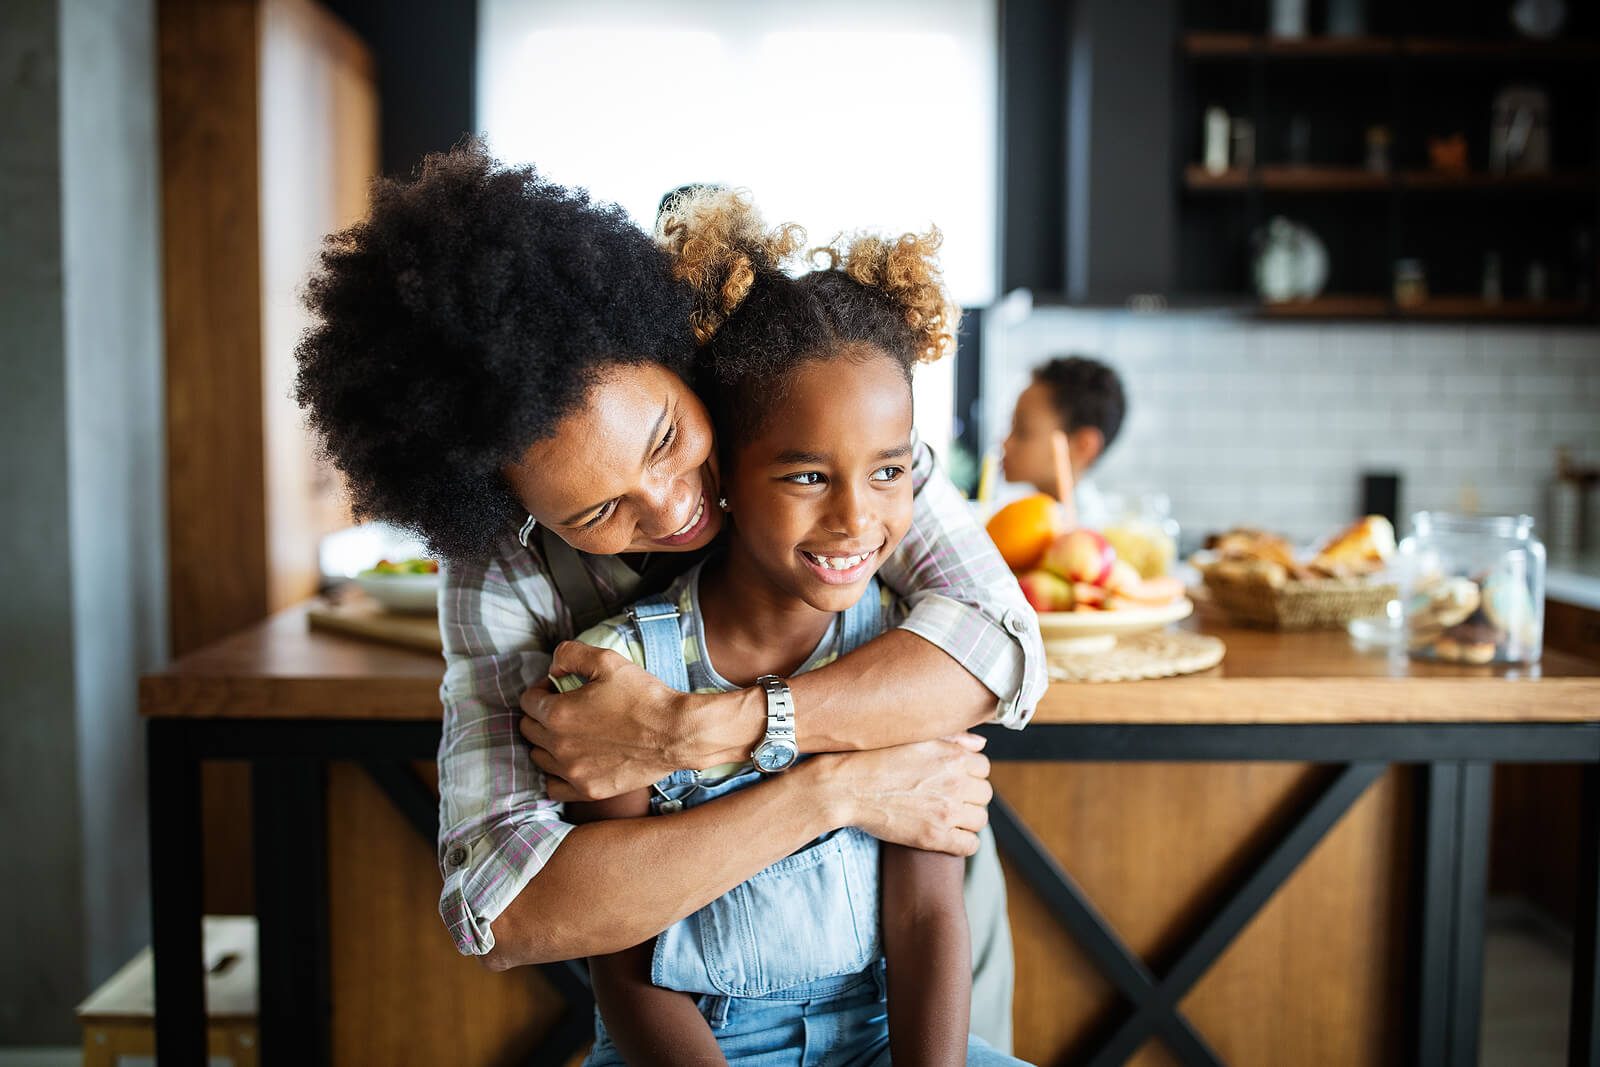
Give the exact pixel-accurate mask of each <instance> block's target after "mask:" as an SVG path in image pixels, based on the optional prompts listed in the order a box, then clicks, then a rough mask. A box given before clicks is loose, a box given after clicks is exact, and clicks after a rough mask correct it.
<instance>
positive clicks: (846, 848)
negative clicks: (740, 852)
mask: <svg viewBox="0 0 1600 1067" xmlns="http://www.w3.org/2000/svg"><path fill="white" fill-rule="evenodd" d="M662 240H663V243H664V244H666V245H667V247H668V248H669V249H670V250H671V251H672V252H673V253H674V255H675V257H676V272H677V273H678V275H679V276H680V277H682V278H683V279H685V280H687V281H688V282H689V283H690V284H691V285H692V286H693V288H694V289H695V291H696V292H697V293H698V294H699V302H698V306H697V307H696V309H695V312H694V316H693V321H694V324H695V330H696V335H697V338H698V339H699V340H700V342H701V343H702V344H703V345H704V346H705V350H704V353H703V355H704V357H705V358H704V361H703V365H704V367H705V368H706V371H705V374H704V376H703V378H704V380H702V381H701V382H700V383H699V384H700V386H701V389H702V391H703V392H704V393H705V394H706V395H707V397H708V400H709V403H710V406H711V409H712V412H713V415H714V417H715V418H716V421H717V424H718V425H719V426H720V427H722V428H723V433H722V440H721V449H720V454H721V481H720V484H721V485H722V487H723V489H724V494H723V496H722V498H721V500H720V501H719V502H718V503H719V506H720V507H721V508H722V509H723V510H725V511H726V512H727V516H728V519H729V521H728V524H727V526H728V535H727V538H726V543H725V547H724V550H723V551H722V552H720V553H718V554H716V555H713V556H712V557H710V558H708V559H707V560H705V561H704V562H702V563H700V564H698V565H696V566H695V567H694V568H692V569H691V570H690V571H689V572H688V573H686V574H684V575H683V576H682V577H681V578H679V579H678V580H677V581H676V582H674V583H673V584H672V585H671V586H670V587H669V588H668V589H667V590H666V591H665V593H663V594H662V595H661V596H659V597H652V598H647V599H646V600H644V601H641V602H640V603H638V604H636V605H635V606H634V607H633V608H632V609H630V611H629V612H628V613H627V614H626V615H622V616H617V617H615V618H613V619H610V620H608V621H607V622H605V623H602V624H600V625H599V626H597V627H594V628H593V629H591V630H589V631H587V632H586V633H585V634H583V635H582V636H581V637H580V640H581V641H583V642H584V643H586V644H591V645H596V646H599V647H602V648H609V649H612V650H614V651H616V652H619V653H621V654H622V655H623V656H626V657H627V658H629V659H631V660H632V661H634V662H635V663H638V664H641V665H643V666H644V667H646V668H647V669H648V670H650V671H651V672H652V673H654V674H656V675H657V676H658V677H661V678H662V679H663V680H665V681H667V682H668V683H669V684H673V685H675V686H676V687H678V688H681V689H685V690H688V691H692V692H719V691H726V690H731V689H735V688H739V687H744V686H750V685H753V684H757V683H764V684H766V685H767V686H768V690H769V692H770V693H772V694H773V700H774V701H775V707H776V708H777V709H778V710H777V712H776V713H781V709H782V707H783V704H782V700H783V697H784V696H785V695H786V691H785V686H784V683H783V682H782V679H784V678H788V677H790V676H792V675H795V674H799V673H803V672H805V671H808V670H812V669H814V668H818V667H821V666H824V665H825V664H827V663H829V662H831V661H833V660H834V659H836V658H838V657H839V656H841V655H843V654H844V653H847V652H849V651H850V650H851V649H853V648H854V647H856V646H857V645H859V644H860V643H862V642H863V641H865V640H867V639H870V638H871V637H873V636H875V635H876V634H878V633H880V632H882V631H884V630H886V629H889V628H891V627H893V626H895V625H896V624H897V623H898V622H899V621H900V619H901V617H902V615H903V612H902V610H901V608H900V606H899V604H898V603H897V602H896V601H895V599H894V598H893V597H892V596H891V595H890V594H889V593H888V592H887V590H885V589H883V588H882V587H880V586H879V585H878V583H877V582H876V580H875V578H874V575H875V574H876V572H877V570H878V568H879V567H880V566H882V564H883V563H884V561H885V560H886V559H888V558H889V556H890V555H891V554H893V553H894V552H895V550H896V548H897V547H898V546H899V544H900V542H901V539H902V538H903V537H904V536H905V534H906V531H907V529H908V527H909V526H910V524H911V512H912V493H911V479H910V476H909V471H908V467H909V463H910V458H911V450H912V444H911V434H912V407H911V371H912V368H913V366H914V365H915V364H916V363H918V362H919V361H921V362H926V361H931V360H933V359H937V358H938V357H939V356H941V355H943V354H944V352H945V351H946V350H947V349H948V348H949V347H950V345H951V339H952V334H953V330H954V327H955V321H956V317H957V315H958V311H957V309H956V308H955V307H954V306H953V305H951V304H950V303H949V301H948V299H947V298H946V296H945V294H944V292H943V290H942V288H941V287H940V285H939V281H938V273H937V268H936V267H935V266H934V263H933V260H932V254H933V252H934V251H935V250H936V249H937V247H938V237H937V234H929V235H928V236H926V237H921V238H918V237H915V236H913V235H909V234H908V235H906V236H904V237H902V238H900V240H899V241H897V242H893V243H890V242H886V241H882V240H879V239H875V238H858V239H856V240H855V241H853V242H852V243H851V244H850V245H849V247H848V249H847V250H844V251H840V250H835V249H826V250H823V251H824V252H825V254H826V255H827V256H828V257H829V258H830V261H831V262H830V265H829V266H827V267H825V268H823V269H819V270H814V271H812V272H811V273H808V274H806V275H804V276H802V277H799V278H790V277H789V276H787V275H786V274H785V273H784V271H783V266H784V263H785V260H786V259H787V258H788V257H789V256H790V254H791V253H793V252H794V251H795V249H796V248H797V247H798V245H799V243H800V241H801V240H803V234H802V233H801V232H800V231H799V230H798V229H797V228H794V227H784V228H781V229H779V230H776V231H773V232H770V233H768V232H765V231H764V230H763V227H762V225H761V222H760V219H759V217H758V216H757V215H756V214H755V212H754V210H753V209H752V208H751V206H750V205H749V204H748V202H747V201H745V200H743V199H742V198H741V197H740V196H739V195H738V194H735V193H730V192H726V191H710V192H701V193H695V194H691V195H690V197H689V198H688V199H686V200H685V201H682V202H680V203H679V204H677V205H676V206H675V207H674V209H673V210H672V212H671V213H670V215H669V217H668V218H667V219H666V220H665V222H664V225H663V234H662ZM557 684H558V685H559V686H560V687H561V688H563V689H570V688H575V687H576V686H577V685H578V684H579V680H578V679H577V678H575V677H573V676H568V677H566V678H563V679H558V680H557ZM774 753H775V754H774ZM755 758H756V761H757V763H759V764H760V766H756V765H754V764H752V763H736V764H726V765H723V766H718V767H711V768H706V769H701V770H689V771H683V772H679V773H677V774H674V775H672V776H671V777H669V778H667V779H664V780H662V781H661V782H658V783H656V784H655V785H654V786H652V787H651V788H650V789H648V790H640V791H639V792H636V793H632V794H627V795H624V796H622V797H618V798H616V799H614V800H610V801H603V802H599V803H591V804H574V805H569V808H568V812H569V818H572V819H574V821H582V820H588V819H608V818H625V817H638V816H645V815H648V814H653V815H656V816H659V817H665V818H671V817H673V815H674V814H675V813H676V812H678V811H681V810H683V809H684V808H687V807H693V806H694V805H696V804H699V803H703V802H706V801H709V800H711V799H714V798H715V797H718V796H722V795H724V794H726V793H729V792H732V791H735V790H738V789H741V788H743V787H745V786H747V785H749V784H751V783H753V782H755V781H757V780H758V779H759V778H760V777H761V776H762V774H763V773H770V772H775V771H777V770H781V769H783V768H785V767H787V766H788V764H789V762H790V760H791V759H792V756H791V755H790V754H789V753H785V752H783V750H782V745H781V743H780V744H778V745H776V746H774V747H773V748H770V749H764V748H758V749H757V752H756V757H755ZM880 853H881V872H880ZM880 873H881V876H880ZM961 878H962V864H961V861H960V860H959V859H958V858H955V857H951V856H946V855H940V854H935V853H929V852H920V851H917V850H914V849H907V848H903V847H899V846H890V845H884V846H882V847H881V848H880V846H879V845H878V843H877V842H876V841H874V840H873V839H872V838H870V837H868V836H867V835H866V834H863V833H862V832H860V831H859V830H855V829H848V828H847V829H845V830H841V831H836V832H834V833H830V834H825V835H824V836H823V837H821V838H818V839H817V840H816V841H814V842H812V844H811V845H809V846H808V847H806V848H805V849H803V850H802V851H800V852H798V853H795V854H794V855H792V856H790V857H788V858H787V859H784V860H781V861H779V862H778V863H776V864H774V865H773V866H771V867H769V868H767V869H766V870H765V871H762V872H761V873H760V874H758V875H757V876H756V877H754V878H752V879H750V880H749V881H747V882H745V883H743V884H741V885H738V886H734V887H730V891H729V892H727V893H726V894H725V895H724V896H722V897H720V898H718V899H717V900H714V901H713V902H712V903H711V904H709V905H707V906H706V907H704V908H702V909H700V910H699V911H698V912H696V913H694V914H692V915H690V916H689V917H688V918H686V919H683V920H681V921H680V922H678V923H676V924H674V925H673V926H672V927H670V928H668V929H667V930H665V931H663V932H662V933H661V934H660V935H659V936H658V937H656V938H655V939H653V940H652V941H651V942H647V943H645V944H641V945H638V946H635V947H634V948H631V949H626V950H624V951H622V952H618V953H614V954H612V955H609V956H603V957H595V958H593V959H591V960H590V968H591V974H592V977H593V985H594V991H595V997H596V1000H597V1003H598V1005H599V1008H600V1015H601V1020H602V1021H601V1023H600V1024H599V1025H598V1026H597V1030H598V1035H597V1040H596V1044H595V1048H594V1052H593V1053H592V1055H591V1057H590V1060H589V1062H590V1063H592V1064H606V1063H617V1062H628V1063H634V1064H638V1063H722V1062H728V1063H746V1062H749V1063H753V1062H760V1063H796V1064H799V1063H802V1062H803V1063H806V1064H824V1063H827V1064H833V1063H837V1064H846V1063H849V1064H868V1063H883V1062H887V1058H888V1057H889V1056H891V1055H892V1058H893V1060H894V1061H895V1062H897V1063H902V1064H954V1063H981V1064H990V1063H993V1064H1006V1063H1015V1062H1017V1061H1014V1060H1012V1059H1011V1058H1010V1057H1007V1056H1004V1055H1002V1054H1000V1053H998V1052H996V1051H994V1050H993V1049H991V1048H990V1047H989V1046H987V1045H986V1044H984V1043H983V1042H982V1041H981V1040H980V1039H978V1038H976V1037H970V1038H969V1035H968V1025H967V1024H968V1011H969V999H970V994H971V982H970V975H971V971H970V967H969V960H968V932H967V923H966V915H965V913H964V910H963V906H962V900H961ZM880 898H881V908H880ZM885 964H886V967H885ZM688 994H698V995H699V997H700V999H699V1001H698V1004H697V1003H696V1001H695V1000H694V999H692V998H691V997H690V996H689V995H688ZM885 1007H887V1018H886V1017H885Z"/></svg>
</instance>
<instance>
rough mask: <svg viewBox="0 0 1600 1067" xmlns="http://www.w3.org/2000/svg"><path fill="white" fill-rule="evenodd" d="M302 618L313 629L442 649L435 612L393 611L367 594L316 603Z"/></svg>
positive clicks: (430, 648) (393, 643)
mask: <svg viewBox="0 0 1600 1067" xmlns="http://www.w3.org/2000/svg"><path fill="white" fill-rule="evenodd" d="M306 621H307V623H308V624H309V625H310V626H311V628H312V629H313V630H327V631H330V632H332V633H340V634H345V635H347V636H350V637H360V638H364V639H366V640H368V641H381V642H382V643H384V644H388V645H400V646H402V647H404V648H415V649H419V650H421V651H423V652H440V653H442V652H443V651H444V645H443V643H442V642H441V641H440V639H439V617H438V616H437V615H433V614H428V615H396V614H393V613H392V612H388V611H385V610H384V609H383V607H382V605H380V604H379V603H378V602H377V601H376V600H373V599H372V598H371V597H364V596H351V597H347V598H345V599H341V600H339V601H338V602H337V603H331V602H330V603H325V604H322V605H319V606H317V607H314V608H312V609H311V610H310V611H308V612H307V613H306Z"/></svg>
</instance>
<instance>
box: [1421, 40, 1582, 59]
mask: <svg viewBox="0 0 1600 1067" xmlns="http://www.w3.org/2000/svg"><path fill="white" fill-rule="evenodd" d="M1400 51H1401V53H1402V54H1404V55H1407V56H1414V57H1416V58H1418V59H1491V60H1496V59H1498V60H1519V59H1537V60H1541V61H1573V60H1595V59H1600V42H1597V41H1574V40H1562V39H1560V38H1557V39H1554V40H1548V41H1534V40H1507V41H1471V40H1450V39H1446V38H1437V37H1402V38H1400Z"/></svg>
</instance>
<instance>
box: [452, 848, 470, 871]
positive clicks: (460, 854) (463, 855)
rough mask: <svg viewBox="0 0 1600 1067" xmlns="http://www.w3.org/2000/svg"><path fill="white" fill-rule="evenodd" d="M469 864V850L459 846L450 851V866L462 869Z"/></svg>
mask: <svg viewBox="0 0 1600 1067" xmlns="http://www.w3.org/2000/svg"><path fill="white" fill-rule="evenodd" d="M466 862H467V850H466V849H464V848H462V847H461V846H460V845H457V846H456V847H455V848H453V849H451V850H450V866H452V867H460V866H461V865H462V864H464V863H466Z"/></svg>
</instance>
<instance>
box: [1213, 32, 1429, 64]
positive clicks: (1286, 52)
mask: <svg viewBox="0 0 1600 1067" xmlns="http://www.w3.org/2000/svg"><path fill="white" fill-rule="evenodd" d="M1183 50H1184V52H1185V53H1186V54H1188V55H1190V56H1194V57H1196V58H1208V59H1247V58H1249V57H1251V56H1258V55H1259V56H1277V57H1281V58H1285V59H1287V58H1291V57H1304V58H1321V57H1325V58H1330V59H1337V58H1353V57H1360V58H1367V59H1371V58H1374V57H1377V58H1383V57H1387V56H1392V55H1395V54H1396V53H1397V52H1398V46H1397V45H1396V43H1395V39H1394V38H1392V37H1262V36H1256V35H1253V34H1248V33H1189V34H1185V35H1184V38H1183Z"/></svg>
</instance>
